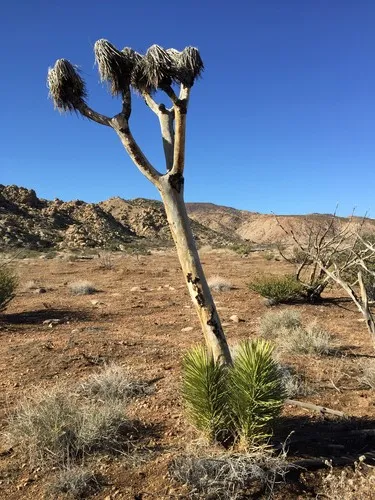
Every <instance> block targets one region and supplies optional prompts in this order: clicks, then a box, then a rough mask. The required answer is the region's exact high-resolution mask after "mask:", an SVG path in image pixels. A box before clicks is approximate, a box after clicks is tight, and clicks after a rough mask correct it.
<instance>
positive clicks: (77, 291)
mask: <svg viewBox="0 0 375 500" xmlns="http://www.w3.org/2000/svg"><path fill="white" fill-rule="evenodd" d="M69 290H70V291H71V293H73V294H74V295H92V294H93V293H96V292H97V291H98V290H97V289H96V288H95V286H94V285H93V284H92V283H91V282H90V281H74V282H73V283H70V284H69Z"/></svg>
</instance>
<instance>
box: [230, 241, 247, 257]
mask: <svg viewBox="0 0 375 500" xmlns="http://www.w3.org/2000/svg"><path fill="white" fill-rule="evenodd" d="M231 248H232V250H233V251H234V252H236V253H237V254H238V255H241V256H242V257H246V256H247V255H249V253H250V252H251V251H252V248H251V245H250V244H246V243H236V244H235V245H232V247H231Z"/></svg>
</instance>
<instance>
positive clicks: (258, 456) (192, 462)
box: [169, 447, 288, 500]
mask: <svg viewBox="0 0 375 500" xmlns="http://www.w3.org/2000/svg"><path fill="white" fill-rule="evenodd" d="M287 470H288V463H287V461H286V459H285V456H284V455H283V454H281V455H279V456H276V455H274V454H273V453H272V452H271V450H270V448H266V447H257V448H256V449H254V450H252V451H251V452H247V453H244V454H229V453H228V454H225V455H212V456H208V457H202V456H195V455H193V456H191V455H187V456H179V457H177V458H175V459H174V460H173V461H172V462H171V464H170V466H169V474H170V475H171V477H172V478H173V479H175V480H176V481H178V482H180V483H182V484H186V485H187V486H188V487H189V490H190V495H189V498H197V499H198V498H212V499H214V498H217V499H219V498H220V499H223V500H225V499H227V500H236V499H239V498H244V494H245V493H248V492H249V488H252V490H256V491H257V493H261V492H262V491H263V490H264V489H266V490H267V493H268V494H269V496H267V498H271V496H272V490H273V487H274V485H275V483H276V480H278V481H280V479H282V478H283V476H284V475H285V474H286V472H287ZM255 496H256V498H258V495H255ZM255 496H254V498H255ZM246 498H247V495H246Z"/></svg>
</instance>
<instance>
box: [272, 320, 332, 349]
mask: <svg viewBox="0 0 375 500" xmlns="http://www.w3.org/2000/svg"><path fill="white" fill-rule="evenodd" d="M277 349H278V350H279V351H281V352H288V353H295V354H308V355H318V356H321V355H324V354H329V353H330V352H331V350H332V335H331V334H330V333H329V332H327V331H325V330H324V329H323V328H321V327H320V326H319V325H317V324H316V323H312V324H310V325H308V326H307V327H305V328H303V327H299V328H294V329H292V330H288V329H287V328H285V329H284V330H281V331H279V336H278V339H277Z"/></svg>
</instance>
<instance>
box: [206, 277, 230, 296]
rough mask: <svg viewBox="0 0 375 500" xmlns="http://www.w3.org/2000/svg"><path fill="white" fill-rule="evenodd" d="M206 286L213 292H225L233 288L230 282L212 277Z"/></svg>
mask: <svg viewBox="0 0 375 500" xmlns="http://www.w3.org/2000/svg"><path fill="white" fill-rule="evenodd" d="M207 284H208V286H209V287H210V289H211V290H213V291H214V292H227V291H229V290H231V289H232V288H233V287H232V284H231V283H230V281H228V280H226V279H225V278H222V277H221V276H212V277H211V278H209V279H208V280H207Z"/></svg>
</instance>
